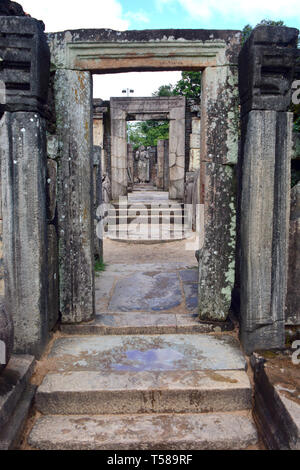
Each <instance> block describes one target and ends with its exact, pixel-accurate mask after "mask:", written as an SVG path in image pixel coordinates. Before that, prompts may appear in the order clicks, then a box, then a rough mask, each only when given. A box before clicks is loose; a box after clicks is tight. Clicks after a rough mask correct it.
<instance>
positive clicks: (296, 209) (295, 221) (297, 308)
mask: <svg viewBox="0 0 300 470" xmlns="http://www.w3.org/2000/svg"><path fill="white" fill-rule="evenodd" d="M299 286H300V182H298V184H297V185H296V186H294V187H293V188H292V190H291V215H290V237H289V264H288V286H287V299H286V323H287V324H288V325H300V288H299Z"/></svg>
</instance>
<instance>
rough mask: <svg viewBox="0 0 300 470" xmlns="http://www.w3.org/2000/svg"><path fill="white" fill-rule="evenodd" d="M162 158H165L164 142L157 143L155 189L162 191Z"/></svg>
mask: <svg viewBox="0 0 300 470" xmlns="http://www.w3.org/2000/svg"><path fill="white" fill-rule="evenodd" d="M164 157H165V141H164V140H158V141H157V177H156V187H157V189H160V190H163V189H164Z"/></svg>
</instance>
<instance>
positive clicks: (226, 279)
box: [198, 163, 235, 321]
mask: <svg viewBox="0 0 300 470" xmlns="http://www.w3.org/2000/svg"><path fill="white" fill-rule="evenodd" d="M201 173H202V175H203V181H204V188H205V192H204V195H203V197H204V200H203V201H202V203H204V206H205V209H204V211H205V215H204V221H205V226H204V227H203V228H202V227H201V229H202V230H203V229H204V245H203V247H202V248H201V250H200V253H199V316H200V319H201V320H212V321H220V320H221V321H224V320H226V318H227V316H228V313H229V308H230V304H231V291H232V288H233V284H234V270H235V259H234V255H235V181H234V169H233V168H232V167H230V166H228V165H219V164H216V163H203V165H202V168H201ZM198 185H199V182H198Z"/></svg>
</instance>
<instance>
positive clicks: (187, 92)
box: [174, 71, 201, 100]
mask: <svg viewBox="0 0 300 470" xmlns="http://www.w3.org/2000/svg"><path fill="white" fill-rule="evenodd" d="M174 95H182V96H185V97H186V98H192V99H196V100H199V99H200V96H201V72H197V71H191V72H181V79H180V80H179V81H178V82H177V83H176V85H175V86H174Z"/></svg>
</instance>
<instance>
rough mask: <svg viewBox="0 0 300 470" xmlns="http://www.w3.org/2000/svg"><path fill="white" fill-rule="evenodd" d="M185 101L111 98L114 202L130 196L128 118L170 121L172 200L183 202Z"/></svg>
mask: <svg viewBox="0 0 300 470" xmlns="http://www.w3.org/2000/svg"><path fill="white" fill-rule="evenodd" d="M185 101H186V100H185V97H183V96H172V97H143V98H140V97H139V98H111V99H110V122H111V185H112V199H113V200H118V198H119V197H120V196H126V195H127V184H128V181H127V178H128V173H127V166H128V164H127V130H126V122H127V121H128V120H131V119H129V117H130V116H131V117H133V118H134V120H138V121H147V120H149V119H155V120H169V122H170V135H169V181H170V184H169V196H170V199H177V200H183V197H184V177H185V167H184V160H185Z"/></svg>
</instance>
